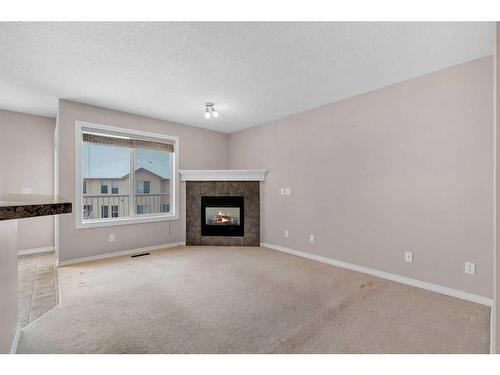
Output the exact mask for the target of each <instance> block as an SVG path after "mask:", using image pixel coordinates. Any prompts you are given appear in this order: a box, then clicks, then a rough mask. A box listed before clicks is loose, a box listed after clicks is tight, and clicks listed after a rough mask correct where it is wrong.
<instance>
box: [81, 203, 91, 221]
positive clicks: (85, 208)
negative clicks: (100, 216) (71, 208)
mask: <svg viewBox="0 0 500 375" xmlns="http://www.w3.org/2000/svg"><path fill="white" fill-rule="evenodd" d="M83 217H84V219H86V220H88V219H91V218H92V205H91V204H84V205H83Z"/></svg>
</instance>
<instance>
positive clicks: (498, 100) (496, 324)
mask: <svg viewBox="0 0 500 375" xmlns="http://www.w3.org/2000/svg"><path fill="white" fill-rule="evenodd" d="M494 57H495V61H494V63H495V65H494V73H495V80H494V84H495V86H494V98H495V103H494V108H495V127H496V139H495V142H496V148H495V158H496V171H495V172H496V176H495V177H496V185H495V187H496V191H495V195H496V202H495V203H496V211H495V215H496V223H495V224H496V228H495V249H494V256H493V259H494V260H493V262H494V264H495V279H494V289H495V301H494V303H493V314H494V316H493V319H492V322H493V327H492V332H493V336H492V352H494V353H499V354H500V189H499V187H500V151H499V150H500V60H499V59H500V23H499V22H496V23H495V56H494Z"/></svg>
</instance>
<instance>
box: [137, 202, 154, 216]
mask: <svg viewBox="0 0 500 375" xmlns="http://www.w3.org/2000/svg"><path fill="white" fill-rule="evenodd" d="M149 213H151V208H150V206H149V204H138V205H137V215H144V214H149Z"/></svg>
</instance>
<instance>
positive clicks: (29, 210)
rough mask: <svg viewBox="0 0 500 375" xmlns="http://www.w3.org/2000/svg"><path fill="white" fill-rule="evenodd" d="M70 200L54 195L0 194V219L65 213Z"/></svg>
mask: <svg viewBox="0 0 500 375" xmlns="http://www.w3.org/2000/svg"><path fill="white" fill-rule="evenodd" d="M71 208H72V205H71V202H69V201H67V200H65V199H64V198H62V197H59V196H56V195H38V194H0V221H1V220H14V219H24V218H27V217H36V216H47V215H58V214H67V213H70V212H71Z"/></svg>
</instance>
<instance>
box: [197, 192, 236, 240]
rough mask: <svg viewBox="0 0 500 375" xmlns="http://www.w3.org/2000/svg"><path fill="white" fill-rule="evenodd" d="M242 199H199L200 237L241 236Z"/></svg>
mask: <svg viewBox="0 0 500 375" xmlns="http://www.w3.org/2000/svg"><path fill="white" fill-rule="evenodd" d="M243 209H244V206H243V197H233V196H216V197H201V224H202V226H201V235H202V236H243V235H244V230H243V228H244V226H243V221H244V215H243V213H244V211H243Z"/></svg>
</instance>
